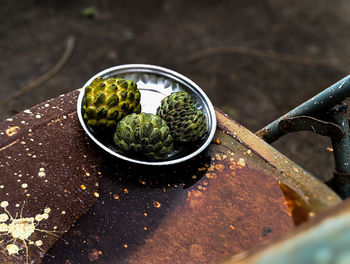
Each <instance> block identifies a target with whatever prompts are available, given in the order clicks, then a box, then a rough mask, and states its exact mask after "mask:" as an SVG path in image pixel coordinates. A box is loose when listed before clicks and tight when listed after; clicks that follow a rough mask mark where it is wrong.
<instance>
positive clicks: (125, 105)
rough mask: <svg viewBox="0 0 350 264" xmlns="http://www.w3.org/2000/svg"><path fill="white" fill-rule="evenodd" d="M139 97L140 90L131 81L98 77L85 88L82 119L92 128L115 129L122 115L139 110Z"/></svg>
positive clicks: (138, 111)
mask: <svg viewBox="0 0 350 264" xmlns="http://www.w3.org/2000/svg"><path fill="white" fill-rule="evenodd" d="M140 99H141V94H140V91H139V89H138V88H137V85H136V83H134V82H133V81H131V80H124V79H120V78H108V79H102V78H100V77H98V78H96V79H94V80H93V81H92V82H91V84H90V85H89V86H87V87H86V88H85V95H84V99H83V111H84V112H83V117H84V120H85V121H86V123H87V125H88V126H90V127H91V128H94V129H98V130H104V129H115V127H116V125H117V123H118V121H119V120H121V119H122V118H123V117H124V116H126V115H129V114H131V113H140V112H141V104H140Z"/></svg>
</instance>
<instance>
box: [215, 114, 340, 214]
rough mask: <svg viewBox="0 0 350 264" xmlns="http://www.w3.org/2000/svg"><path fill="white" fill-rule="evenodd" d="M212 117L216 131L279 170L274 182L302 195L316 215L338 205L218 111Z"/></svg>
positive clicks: (313, 181)
mask: <svg viewBox="0 0 350 264" xmlns="http://www.w3.org/2000/svg"><path fill="white" fill-rule="evenodd" d="M216 116H217V118H218V127H219V128H220V129H222V130H223V131H225V132H226V133H227V134H229V135H231V136H232V137H233V138H234V139H235V140H237V141H238V142H240V143H241V144H243V145H244V146H246V147H247V148H249V149H251V151H252V152H253V153H254V154H255V155H257V156H259V157H260V158H261V159H263V160H265V161H266V162H267V163H269V164H271V165H272V166H274V167H275V168H276V169H277V170H278V171H280V172H281V173H280V174H278V175H277V177H278V180H279V181H280V182H282V183H283V184H285V185H287V186H289V188H291V189H292V190H294V191H295V192H297V193H299V195H301V196H303V197H304V198H303V199H306V200H307V201H308V203H309V205H310V207H311V208H312V210H313V212H314V213H315V214H316V215H317V214H319V213H321V212H322V211H324V210H327V209H328V208H330V207H332V206H333V205H336V204H338V203H340V202H341V199H340V198H339V196H338V195H337V194H336V193H335V192H333V191H332V190H331V189H330V188H328V187H327V186H326V185H325V184H323V183H322V182H320V181H319V180H318V179H317V178H316V177H314V176H313V175H311V174H310V173H308V172H307V171H305V170H304V169H303V168H301V167H300V166H299V165H297V164H296V163H294V162H293V161H292V160H290V159H289V158H287V157H286V156H284V155H283V154H282V153H280V152H279V151H277V150H276V149H274V148H273V147H272V146H271V145H269V144H267V143H266V142H264V141H263V140H261V139H260V138H259V137H257V136H256V135H255V134H253V133H252V132H251V131H249V130H248V129H246V128H245V127H243V126H241V125H240V124H238V123H237V122H235V121H234V120H232V119H230V118H229V117H228V116H226V115H225V113H223V112H221V111H220V110H219V109H216Z"/></svg>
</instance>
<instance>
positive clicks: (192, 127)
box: [157, 92, 207, 142]
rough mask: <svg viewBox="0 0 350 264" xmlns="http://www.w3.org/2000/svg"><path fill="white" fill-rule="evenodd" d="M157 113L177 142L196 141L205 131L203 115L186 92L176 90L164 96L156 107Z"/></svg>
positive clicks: (205, 124)
mask: <svg viewBox="0 0 350 264" xmlns="http://www.w3.org/2000/svg"><path fill="white" fill-rule="evenodd" d="M157 115H159V116H160V117H161V118H162V119H164V120H165V122H166V123H167V125H168V126H169V128H170V134H171V135H172V136H173V138H174V140H176V141H179V142H191V141H196V140H198V139H200V138H202V137H203V135H204V134H205V133H206V131H207V123H206V118H205V115H204V114H203V112H202V111H201V110H198V109H196V107H195V105H194V103H193V100H192V98H191V96H190V95H189V94H188V93H186V92H176V93H172V94H171V95H169V96H167V97H165V98H164V99H163V100H162V102H161V105H160V106H159V107H158V109H157Z"/></svg>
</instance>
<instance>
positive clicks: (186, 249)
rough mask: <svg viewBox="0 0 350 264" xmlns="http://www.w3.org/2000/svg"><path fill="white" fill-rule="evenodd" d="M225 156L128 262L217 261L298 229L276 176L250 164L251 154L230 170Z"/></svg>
mask: <svg viewBox="0 0 350 264" xmlns="http://www.w3.org/2000/svg"><path fill="white" fill-rule="evenodd" d="M218 155H219V154H218ZM242 155H243V153H242ZM214 156H215V155H214ZM220 157H221V159H220V160H219V161H218V162H215V163H213V164H212V165H213V170H212V171H211V172H207V173H206V174H205V175H206V176H205V177H204V178H202V179H201V180H200V181H199V182H198V184H196V185H194V186H192V187H191V188H189V189H188V191H187V196H186V199H185V200H184V201H183V202H182V204H180V205H179V206H177V207H176V208H175V209H174V210H173V211H172V212H171V214H170V215H169V216H168V217H166V218H165V219H164V220H163V221H162V223H161V224H160V226H159V227H157V229H156V230H154V231H153V233H152V235H151V236H150V237H148V238H147V239H146V241H145V243H144V244H143V245H142V246H140V248H139V249H138V250H137V251H135V252H133V253H132V254H133V255H132V256H131V257H130V260H129V263H131V264H134V263H174V264H176V263H188V264H191V263H216V262H217V261H218V260H220V259H222V258H225V257H228V256H231V255H233V254H236V253H238V252H240V251H241V250H243V249H246V248H249V247H250V246H252V245H254V244H256V243H258V242H261V241H262V240H264V239H267V238H270V237H272V236H274V235H275V234H278V233H281V232H285V231H288V230H290V229H291V228H293V227H294V223H293V219H292V217H291V216H290V215H289V213H290V211H289V209H288V207H287V205H286V204H285V198H284V195H283V192H282V191H281V189H280V187H279V184H278V182H277V181H276V179H274V178H273V177H270V176H267V175H265V174H264V173H262V172H259V171H257V170H255V169H252V168H250V167H249V166H248V164H249V161H248V158H251V157H247V160H245V167H243V166H238V165H235V166H233V167H231V168H230V166H231V165H232V163H233V162H232V161H230V160H229V159H225V160H224V159H222V155H220ZM239 158H240V157H239V156H238V157H237V159H239ZM232 172H235V177H232ZM203 186H205V187H203ZM204 188H205V191H204ZM276 219H278V221H276Z"/></svg>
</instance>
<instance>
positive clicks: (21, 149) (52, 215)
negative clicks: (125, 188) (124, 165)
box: [0, 95, 99, 263]
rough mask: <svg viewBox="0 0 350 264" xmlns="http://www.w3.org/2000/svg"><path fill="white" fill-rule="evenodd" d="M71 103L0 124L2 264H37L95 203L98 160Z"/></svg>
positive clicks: (59, 102) (58, 102)
mask: <svg viewBox="0 0 350 264" xmlns="http://www.w3.org/2000/svg"><path fill="white" fill-rule="evenodd" d="M73 100H74V102H73ZM74 104H75V97H74V96H72V95H70V96H66V97H59V98H56V99H54V100H51V101H48V102H46V103H43V104H40V105H38V106H36V107H34V108H32V109H30V110H26V111H24V112H22V113H20V114H18V115H16V116H14V117H13V118H9V119H7V120H6V121H4V122H3V123H1V124H0V242H1V243H0V252H1V253H0V260H1V261H0V262H1V263H4V262H5V261H7V262H6V263H24V262H25V261H26V260H27V261H34V263H39V262H40V261H39V259H41V258H42V256H43V252H45V251H47V250H48V249H49V248H50V247H52V245H53V244H54V243H55V241H56V240H57V236H61V235H62V234H63V233H64V232H65V231H66V230H68V229H69V228H70V226H71V224H72V223H74V222H75V221H76V220H77V219H78V218H79V217H80V216H81V215H83V214H84V213H86V211H87V210H88V209H89V208H90V207H91V205H92V204H93V203H94V202H95V201H96V197H95V196H94V192H97V189H98V187H97V184H98V182H97V175H98V173H97V170H96V166H95V165H94V164H96V162H98V160H99V158H98V156H97V155H96V154H95V151H94V146H91V145H90V142H89V140H88V139H87V138H86V136H85V135H84V133H83V132H82V131H80V130H77V129H76V128H77V127H78V126H79V122H78V121H77V118H76V115H75V112H74ZM68 109H69V111H67V110H68ZM17 251H18V253H17ZM19 258H20V259H21V261H19V260H18V259H19Z"/></svg>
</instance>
